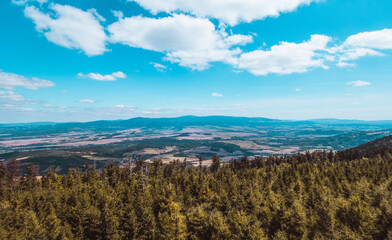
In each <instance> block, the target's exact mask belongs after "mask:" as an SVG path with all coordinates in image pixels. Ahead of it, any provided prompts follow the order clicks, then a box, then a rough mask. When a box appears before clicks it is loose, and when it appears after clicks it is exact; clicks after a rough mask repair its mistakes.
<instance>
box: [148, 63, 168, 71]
mask: <svg viewBox="0 0 392 240" xmlns="http://www.w3.org/2000/svg"><path fill="white" fill-rule="evenodd" d="M150 64H152V65H153V66H154V68H155V69H156V70H158V71H160V72H163V71H165V70H166V68H167V66H165V65H163V64H160V63H156V62H150Z"/></svg>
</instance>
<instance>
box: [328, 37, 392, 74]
mask: <svg viewBox="0 0 392 240" xmlns="http://www.w3.org/2000/svg"><path fill="white" fill-rule="evenodd" d="M385 49H392V29H383V30H379V31H372V32H362V33H358V34H355V35H351V36H349V37H348V38H347V39H346V41H345V42H344V43H343V44H342V45H341V46H338V47H336V48H332V49H331V52H332V53H335V54H337V55H338V59H339V62H338V63H337V66H339V67H348V66H354V64H352V63H348V62H347V61H350V60H356V59H359V58H361V57H365V56H384V55H385V54H383V53H381V52H380V51H379V50H385ZM376 50H377V51H376Z"/></svg>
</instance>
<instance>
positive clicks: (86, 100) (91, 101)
mask: <svg viewBox="0 0 392 240" xmlns="http://www.w3.org/2000/svg"><path fill="white" fill-rule="evenodd" d="M79 102H80V103H95V101H94V100H91V99H80V100H79Z"/></svg>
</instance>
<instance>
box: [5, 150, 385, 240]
mask: <svg viewBox="0 0 392 240" xmlns="http://www.w3.org/2000/svg"><path fill="white" fill-rule="evenodd" d="M18 164H19V163H18V162H17V161H16V160H15V161H11V162H9V163H8V164H7V165H5V164H2V165H0V181H1V183H0V184H1V185H0V194H1V198H0V236H1V238H2V239H392V149H391V148H389V147H385V146H383V147H380V146H377V147H374V148H363V149H362V150H361V149H349V150H346V151H342V152H335V153H334V152H313V153H309V152H307V153H304V154H295V155H291V156H280V157H277V156H270V157H266V158H256V159H254V160H249V159H247V158H246V157H243V158H242V159H241V161H232V162H230V163H224V164H221V163H220V161H219V157H218V156H214V158H213V163H212V165H211V166H210V167H204V166H202V165H200V166H199V167H191V166H187V163H186V161H174V162H172V163H170V164H162V162H161V161H160V160H159V159H157V160H155V161H154V162H153V163H152V164H146V163H145V162H144V161H143V160H142V159H141V160H138V161H137V162H136V163H134V164H133V167H132V168H129V167H120V166H118V165H115V164H109V165H107V166H105V167H104V168H103V169H100V170H97V169H95V168H94V166H88V165H86V167H85V168H83V169H70V170H69V171H68V174H66V175H59V174H56V173H55V172H54V171H50V172H49V173H48V174H46V175H44V176H42V178H40V179H39V178H37V177H36V176H37V174H38V166H34V165H30V166H29V168H28V171H27V173H26V174H23V175H22V174H21V173H20V171H19V169H20V168H19V166H18ZM130 169H131V170H130Z"/></svg>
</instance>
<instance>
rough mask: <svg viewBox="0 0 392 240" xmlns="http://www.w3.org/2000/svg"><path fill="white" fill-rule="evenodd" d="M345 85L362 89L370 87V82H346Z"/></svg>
mask: <svg viewBox="0 0 392 240" xmlns="http://www.w3.org/2000/svg"><path fill="white" fill-rule="evenodd" d="M347 85H351V86H353V87H363V86H368V85H370V82H365V81H362V80H357V81H352V82H348V83H347Z"/></svg>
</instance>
